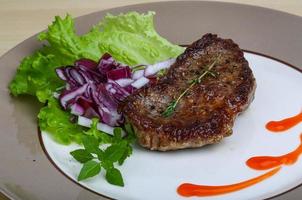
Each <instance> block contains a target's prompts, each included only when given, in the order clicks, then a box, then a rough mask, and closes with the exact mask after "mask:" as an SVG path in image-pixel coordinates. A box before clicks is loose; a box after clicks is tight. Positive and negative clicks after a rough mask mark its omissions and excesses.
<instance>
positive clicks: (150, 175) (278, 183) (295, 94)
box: [42, 53, 302, 200]
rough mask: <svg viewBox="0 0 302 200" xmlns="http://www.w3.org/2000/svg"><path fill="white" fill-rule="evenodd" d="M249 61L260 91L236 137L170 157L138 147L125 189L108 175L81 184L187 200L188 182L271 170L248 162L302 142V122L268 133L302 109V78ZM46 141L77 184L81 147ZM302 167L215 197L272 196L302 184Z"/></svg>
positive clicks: (278, 66) (125, 194)
mask: <svg viewBox="0 0 302 200" xmlns="http://www.w3.org/2000/svg"><path fill="white" fill-rule="evenodd" d="M245 57H246V59H247V60H248V61H249V64H250V67H251V68H252V70H253V73H254V75H255V78H256V81H257V89H256V94H255V99H254V101H253V102H252V104H251V105H250V107H249V108H248V110H247V111H246V112H244V113H243V114H242V115H240V116H239V117H238V118H237V120H236V122H235V126H234V132H233V135H232V136H230V137H228V138H225V139H224V140H223V141H222V142H221V143H220V144H217V145H210V146H206V147H203V148H199V149H191V150H181V151H174V152H165V153H163V152H153V151H148V150H145V149H142V148H140V147H138V146H135V148H134V151H133V155H132V156H131V157H130V158H129V159H128V160H126V162H125V163H124V165H123V166H122V167H120V169H121V172H122V174H123V177H124V182H125V186H124V187H116V186H113V185H110V184H108V183H107V182H106V181H105V179H104V178H103V176H104V174H102V173H101V174H100V175H98V176H97V177H94V178H91V179H88V180H86V181H82V182H80V183H79V184H81V185H83V186H85V187H87V188H89V189H91V190H93V191H95V192H97V193H99V194H102V195H105V196H108V197H111V198H116V199H129V200H134V199H142V197H143V199H144V200H148V199H150V200H154V199H165V200H168V199H184V197H182V196H179V195H178V194H177V192H176V189H177V187H178V186H179V185H180V184H181V183H183V182H190V183H195V184H203V185H227V184H232V183H237V182H241V181H244V180H247V179H250V178H254V177H256V176H259V175H261V174H264V173H265V172H267V171H256V170H253V169H250V168H249V167H247V166H246V165H245V161H246V160H247V159H248V158H250V157H252V156H256V155H257V156H261V155H267V156H270V155H271V156H274V155H276V156H278V155H283V154H286V153H288V152H290V151H292V150H294V149H295V148H296V147H297V146H298V145H299V144H300V140H299V135H300V133H301V132H302V124H299V125H297V126H295V127H294V128H292V129H290V130H288V131H286V132H283V133H279V134H276V133H271V132H269V131H267V130H266V129H265V124H266V123H267V122H268V121H270V120H278V119H283V118H286V117H290V116H293V115H296V114H297V113H299V112H300V111H301V109H302V104H301V103H302V89H301V86H302V75H301V73H300V72H299V71H297V70H295V69H293V68H291V67H289V66H287V65H286V64H284V63H281V62H278V61H276V60H273V59H270V58H267V57H264V56H260V55H256V54H253V53H245ZM42 143H43V145H44V147H45V150H46V152H47V154H49V157H50V159H51V160H52V161H53V162H54V164H55V165H56V166H57V167H58V168H60V169H61V170H62V171H63V173H65V174H66V175H67V176H68V177H70V178H71V179H73V180H74V181H76V177H77V175H78V173H79V171H80V168H81V165H80V164H79V163H78V162H76V161H75V160H74V159H73V158H72V157H71V156H70V154H69V152H70V151H72V150H74V149H77V148H79V146H77V145H70V146H63V145H60V144H57V143H55V142H54V141H53V140H52V139H51V137H50V136H49V135H48V134H46V133H42ZM301 169H302V161H300V160H298V161H297V162H296V163H295V164H294V165H291V166H283V167H282V169H281V170H280V171H279V172H278V173H277V174H275V175H274V176H273V177H271V178H269V179H267V180H265V181H263V182H261V183H258V184H256V185H254V186H251V187H249V188H246V189H242V190H240V191H237V192H233V193H228V194H225V195H219V196H214V197H209V199H225V200H227V199H230V200H234V199H263V198H268V197H271V196H274V195H276V194H279V193H282V192H284V191H286V190H288V189H290V188H293V187H295V186H297V185H299V184H301V183H302V170H301ZM190 199H199V198H198V197H193V198H190ZM202 199H208V198H205V197H203V198H202Z"/></svg>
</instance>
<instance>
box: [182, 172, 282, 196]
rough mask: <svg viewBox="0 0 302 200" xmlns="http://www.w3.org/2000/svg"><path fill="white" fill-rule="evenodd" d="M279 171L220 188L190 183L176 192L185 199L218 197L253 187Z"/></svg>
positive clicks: (183, 185)
mask: <svg viewBox="0 0 302 200" xmlns="http://www.w3.org/2000/svg"><path fill="white" fill-rule="evenodd" d="M279 170H280V167H278V168H276V169H273V170H271V171H269V172H267V173H265V174H262V175H261V176H258V177H255V178H252V179H249V180H246V181H243V182H240V183H236V184H232V185H221V186H208V185H195V184H190V183H183V184H181V185H180V186H179V187H178V188H177V192H178V194H179V195H182V196H185V197H191V196H199V197H203V196H214V195H220V194H226V193H230V192H234V191H238V190H241V189H243V188H246V187H249V186H252V185H255V184H257V183H259V182H261V181H263V180H265V179H267V178H269V177H271V176H273V175H274V174H276V173H277V172H278V171H279Z"/></svg>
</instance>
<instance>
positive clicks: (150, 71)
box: [144, 58, 175, 77]
mask: <svg viewBox="0 0 302 200" xmlns="http://www.w3.org/2000/svg"><path fill="white" fill-rule="evenodd" d="M174 62H175V58H172V59H169V60H166V61H163V62H159V63H155V64H153V65H148V66H147V67H146V69H145V74H144V75H145V76H146V77H148V76H151V75H154V74H156V73H157V72H159V71H160V70H162V69H168V68H169V67H170V66H171V65H172V64H173V63H174Z"/></svg>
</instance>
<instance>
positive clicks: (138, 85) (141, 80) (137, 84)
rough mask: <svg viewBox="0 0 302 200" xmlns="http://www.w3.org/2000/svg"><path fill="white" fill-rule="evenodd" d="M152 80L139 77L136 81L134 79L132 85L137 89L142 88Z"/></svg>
mask: <svg viewBox="0 0 302 200" xmlns="http://www.w3.org/2000/svg"><path fill="white" fill-rule="evenodd" d="M149 81H150V80H149V79H147V78H145V77H141V78H139V79H137V80H136V81H134V82H133V83H132V84H131V85H132V86H133V87H135V88H136V89H140V88H141V87H143V86H144V85H146V84H147V83H148V82H149Z"/></svg>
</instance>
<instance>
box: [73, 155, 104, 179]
mask: <svg viewBox="0 0 302 200" xmlns="http://www.w3.org/2000/svg"><path fill="white" fill-rule="evenodd" d="M100 171H101V166H100V164H99V163H98V162H96V161H93V160H90V161H88V162H86V163H85V164H84V165H83V167H82V169H81V171H80V174H79V176H78V181H81V180H84V179H87V178H90V177H93V176H95V175H97V174H98V173H100Z"/></svg>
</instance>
